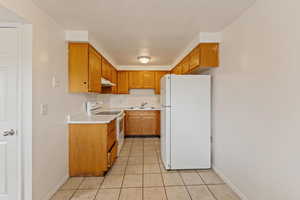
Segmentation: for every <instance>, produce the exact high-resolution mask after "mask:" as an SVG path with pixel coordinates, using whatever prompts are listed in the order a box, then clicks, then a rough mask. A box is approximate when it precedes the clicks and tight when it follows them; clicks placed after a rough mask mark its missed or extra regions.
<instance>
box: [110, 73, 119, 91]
mask: <svg viewBox="0 0 300 200" xmlns="http://www.w3.org/2000/svg"><path fill="white" fill-rule="evenodd" d="M111 69H112V70H111V82H112V83H114V84H116V85H115V86H113V87H112V94H117V93H118V71H117V70H116V69H115V68H114V67H112V68H111Z"/></svg>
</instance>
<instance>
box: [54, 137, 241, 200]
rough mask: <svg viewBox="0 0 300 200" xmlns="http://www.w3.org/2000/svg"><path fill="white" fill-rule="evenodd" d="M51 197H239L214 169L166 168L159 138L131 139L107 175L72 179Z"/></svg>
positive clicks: (157, 199)
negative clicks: (161, 156)
mask: <svg viewBox="0 0 300 200" xmlns="http://www.w3.org/2000/svg"><path fill="white" fill-rule="evenodd" d="M51 200H240V198H239V197H238V196H237V195H236V194H235V193H233V192H232V190H231V189H230V188H229V187H228V186H227V185H226V184H225V183H224V182H223V181H222V179H221V178H220V177H218V176H217V174H216V173H215V172H214V171H212V170H176V171H166V170H165V169H164V167H163V165H162V163H161V160H160V141H159V139H158V138H129V139H126V140H125V143H124V147H123V149H122V151H121V153H120V156H119V157H118V159H117V161H116V162H115V164H114V166H113V167H112V168H111V169H110V171H109V172H108V173H107V174H106V175H105V177H86V178H83V177H76V178H70V179H69V180H68V181H67V182H66V183H65V184H64V185H63V186H62V187H61V188H60V189H59V191H57V193H56V194H55V195H54V196H53V197H52V199H51Z"/></svg>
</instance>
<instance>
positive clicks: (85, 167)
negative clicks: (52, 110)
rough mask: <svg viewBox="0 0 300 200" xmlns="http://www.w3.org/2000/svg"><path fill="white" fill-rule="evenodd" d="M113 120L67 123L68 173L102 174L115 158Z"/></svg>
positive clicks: (80, 174)
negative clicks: (92, 122)
mask: <svg viewBox="0 0 300 200" xmlns="http://www.w3.org/2000/svg"><path fill="white" fill-rule="evenodd" d="M115 123H116V122H115V120H114V121H112V122H110V123H108V124H69V175H70V176H71V177H72V176H102V175H103V174H104V173H105V172H107V171H108V170H109V168H110V167H111V166H112V165H113V163H114V161H115V160H116V158H117V154H116V152H117V140H116V128H115V127H116V126H115Z"/></svg>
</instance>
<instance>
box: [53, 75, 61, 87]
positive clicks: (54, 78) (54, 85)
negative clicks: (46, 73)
mask: <svg viewBox="0 0 300 200" xmlns="http://www.w3.org/2000/svg"><path fill="white" fill-rule="evenodd" d="M57 87H59V81H58V80H57V78H56V77H55V76H53V77H52V88H57Z"/></svg>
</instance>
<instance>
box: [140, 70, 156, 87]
mask: <svg viewBox="0 0 300 200" xmlns="http://www.w3.org/2000/svg"><path fill="white" fill-rule="evenodd" d="M143 88H145V89H151V88H155V72H154V71H144V72H143Z"/></svg>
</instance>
